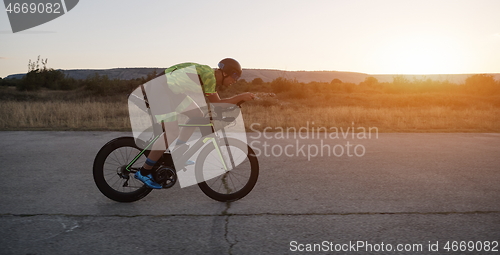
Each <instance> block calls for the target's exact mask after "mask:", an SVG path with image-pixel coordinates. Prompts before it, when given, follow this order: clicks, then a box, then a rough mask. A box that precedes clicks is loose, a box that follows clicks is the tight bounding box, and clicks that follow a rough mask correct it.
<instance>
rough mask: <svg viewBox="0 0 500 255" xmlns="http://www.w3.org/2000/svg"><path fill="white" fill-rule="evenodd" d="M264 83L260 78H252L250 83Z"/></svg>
mask: <svg viewBox="0 0 500 255" xmlns="http://www.w3.org/2000/svg"><path fill="white" fill-rule="evenodd" d="M262 83H264V81H263V80H262V79H261V78H255V79H253V80H252V85H260V84H262Z"/></svg>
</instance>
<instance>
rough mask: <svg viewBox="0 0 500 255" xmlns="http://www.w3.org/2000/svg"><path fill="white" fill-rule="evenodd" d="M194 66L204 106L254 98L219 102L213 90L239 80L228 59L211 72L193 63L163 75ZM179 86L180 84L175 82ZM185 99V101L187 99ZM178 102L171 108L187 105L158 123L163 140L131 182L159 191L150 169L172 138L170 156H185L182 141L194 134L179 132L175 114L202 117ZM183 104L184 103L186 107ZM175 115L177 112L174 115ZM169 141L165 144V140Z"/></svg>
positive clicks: (246, 96)
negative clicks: (161, 126) (176, 153)
mask: <svg viewBox="0 0 500 255" xmlns="http://www.w3.org/2000/svg"><path fill="white" fill-rule="evenodd" d="M191 66H194V67H195V68H196V72H197V74H198V77H199V80H200V82H201V86H202V90H203V93H204V94H205V97H206V99H207V101H208V102H210V103H231V104H237V103H238V102H240V101H249V100H253V99H254V97H255V95H254V94H253V93H249V92H246V93H242V94H239V95H236V96H233V97H230V98H224V99H221V98H220V97H219V94H218V93H217V91H216V88H217V86H230V85H232V84H234V83H235V82H236V81H237V80H238V79H239V78H240V77H241V73H242V70H241V65H240V64H239V63H238V61H236V60H234V59H232V58H225V59H223V60H221V61H220V62H219V64H218V69H216V70H214V69H212V68H211V67H209V66H207V65H200V64H196V63H183V64H178V65H174V66H172V67H169V68H167V69H166V70H165V73H166V74H167V73H171V72H174V71H175V70H178V69H182V68H185V67H191ZM168 82H169V84H170V83H176V81H172V80H169V81H168ZM177 84H180V86H182V84H183V83H182V81H179V82H177ZM187 99H189V97H188V98H187ZM179 101H181V102H177V103H175V104H179V105H180V106H182V105H183V104H184V105H187V106H186V107H181V108H182V109H181V110H178V109H179V107H177V108H176V107H173V108H171V109H177V110H173V111H172V112H170V113H167V114H164V115H163V116H165V118H164V119H163V120H162V121H163V125H164V130H165V133H168V134H165V133H164V134H163V136H164V138H165V139H158V140H157V141H156V142H155V144H154V145H153V149H152V150H151V152H150V153H149V155H148V157H147V159H146V162H145V163H144V165H143V166H142V167H141V169H140V171H137V173H136V174H135V178H136V179H138V180H140V181H142V182H143V183H144V184H146V185H147V186H149V187H150V188H153V189H161V188H162V186H161V185H160V184H158V183H157V182H155V181H154V179H153V175H152V173H153V166H154V165H155V164H156V161H158V160H159V159H160V158H161V156H162V155H163V153H164V151H165V149H166V148H168V147H169V145H170V144H171V143H172V141H173V140H174V139H172V138H174V137H178V139H177V142H176V144H175V148H174V149H173V153H175V152H181V153H183V152H185V151H186V150H187V149H188V147H189V146H188V145H187V144H186V141H187V140H188V139H189V137H191V135H192V134H193V132H194V129H195V128H194V127H183V128H181V129H180V132H179V127H178V123H177V118H176V115H177V114H178V113H182V114H184V115H187V116H188V117H189V118H192V117H202V116H203V113H202V111H201V109H200V108H199V107H198V105H197V104H196V103H195V102H193V101H192V100H191V101H189V100H186V98H183V100H179ZM186 102H187V103H186ZM177 111H179V112H177ZM167 137H168V138H170V139H169V140H168V141H167V139H166V138H167Z"/></svg>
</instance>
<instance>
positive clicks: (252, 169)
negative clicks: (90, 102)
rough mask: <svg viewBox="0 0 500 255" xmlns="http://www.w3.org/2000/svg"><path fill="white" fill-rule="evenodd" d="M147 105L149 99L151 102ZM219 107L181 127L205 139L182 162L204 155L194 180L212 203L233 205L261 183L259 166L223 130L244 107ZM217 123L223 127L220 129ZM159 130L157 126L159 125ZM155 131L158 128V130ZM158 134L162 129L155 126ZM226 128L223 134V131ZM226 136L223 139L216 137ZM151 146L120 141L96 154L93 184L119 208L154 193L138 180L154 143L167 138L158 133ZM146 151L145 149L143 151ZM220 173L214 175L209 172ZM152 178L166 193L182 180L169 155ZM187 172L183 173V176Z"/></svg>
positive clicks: (247, 150) (250, 153)
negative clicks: (195, 130) (231, 114)
mask: <svg viewBox="0 0 500 255" xmlns="http://www.w3.org/2000/svg"><path fill="white" fill-rule="evenodd" d="M146 101H147V99H146ZM241 103H243V102H240V103H238V104H237V105H233V106H232V107H227V108H223V107H215V109H214V111H213V112H214V114H209V116H205V117H203V118H193V119H190V120H189V121H188V122H187V123H186V124H182V125H179V126H190V127H199V128H200V131H201V134H202V137H201V138H200V139H198V140H197V141H196V142H195V143H194V144H193V145H192V146H191V147H190V148H189V149H188V150H187V151H186V152H185V153H183V155H182V157H181V158H180V159H179V161H176V162H186V161H187V160H188V159H189V158H191V157H192V156H193V155H195V154H196V153H197V152H198V151H199V155H198V156H197V158H196V165H195V170H194V171H195V176H196V181H197V184H198V186H199V188H200V189H201V190H202V191H203V193H205V194H206V195H207V196H208V197H210V198H212V199H214V200H217V201H220V202H231V201H236V200H238V199H241V198H243V197H245V196H246V195H248V194H249V193H250V191H252V189H253V188H254V186H255V184H256V183H257V179H258V176H259V163H258V160H257V157H256V155H255V152H254V151H253V150H252V148H251V147H250V146H248V145H247V144H246V143H245V142H243V141H241V140H238V139H235V138H230V137H227V136H226V133H225V131H224V126H225V125H229V124H230V123H233V122H234V121H235V119H236V118H235V117H224V113H225V112H230V111H233V110H235V109H236V108H238V111H239V108H240V107H241ZM215 122H219V123H223V124H222V128H221V125H219V126H218V127H217V125H214V123H215ZM156 125H157V124H156ZM155 127H156V128H155ZM152 128H153V130H157V126H152ZM219 128H221V129H219ZM217 129H218V130H220V131H221V132H222V137H221V135H219V133H218V132H217V131H218V130H217ZM153 133H154V135H153V136H152V138H151V139H149V140H147V141H142V140H137V139H136V138H135V137H119V138H116V139H113V140H111V141H109V142H108V143H106V144H105V145H104V146H103V147H102V148H101V149H100V150H99V152H98V153H97V155H96V158H95V160H94V165H93V176H94V181H95V183H96V185H97V187H98V188H99V190H100V191H101V193H103V194H104V195H105V196H106V197H108V198H109V199H112V200H114V201H118V202H134V201H137V200H140V199H142V198H144V197H145V196H147V195H148V194H149V193H150V192H151V191H152V189H151V188H149V187H148V186H146V185H145V184H143V183H142V182H141V181H139V180H137V179H135V178H134V177H133V175H134V174H135V173H136V172H137V171H139V169H140V168H141V166H142V165H143V163H144V162H145V160H146V157H147V156H148V154H149V152H150V148H151V147H152V145H153V144H154V142H155V141H156V140H158V139H160V137H161V136H162V134H161V133H159V132H158V131H153ZM141 148H143V149H141ZM209 168H210V169H216V170H217V171H219V173H216V174H213V173H209V172H208V171H207V170H206V169H209ZM154 169H155V172H154V173H153V177H154V179H155V181H156V182H158V183H159V184H161V185H162V187H163V189H168V188H171V187H172V186H174V185H175V183H176V182H177V180H178V176H177V172H178V171H176V168H175V165H174V162H173V159H172V155H171V154H170V153H169V152H165V153H164V154H163V156H162V157H161V158H160V160H158V161H157V163H156V164H155V166H154ZM182 170H185V169H179V171H182Z"/></svg>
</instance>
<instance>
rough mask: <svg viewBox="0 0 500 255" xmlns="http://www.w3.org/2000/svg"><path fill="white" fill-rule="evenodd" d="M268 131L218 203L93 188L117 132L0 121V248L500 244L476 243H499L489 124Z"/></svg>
mask: <svg viewBox="0 0 500 255" xmlns="http://www.w3.org/2000/svg"><path fill="white" fill-rule="evenodd" d="M276 134H277V133H267V134H266V135H267V136H268V138H269V136H273V138H272V139H268V138H265V137H263V135H264V134H256V133H254V134H251V135H250V142H251V144H252V145H253V147H256V148H257V150H258V152H259V153H260V156H259V163H260V169H261V173H260V176H259V180H258V183H257V185H256V187H255V188H254V190H253V191H252V192H251V193H250V194H249V195H248V196H247V197H245V198H244V199H242V200H239V201H236V202H232V203H227V204H226V203H220V202H216V201H213V200H211V199H210V198H208V197H206V196H205V195H204V194H203V193H202V192H201V191H200V190H199V188H198V187H197V186H192V187H188V188H183V189H181V188H180V187H179V186H178V185H177V186H175V187H173V188H171V189H168V190H160V191H153V192H152V193H151V194H150V195H148V196H147V197H146V198H144V199H142V200H140V201H138V202H134V203H117V202H114V201H111V200H109V199H107V198H106V197H104V196H103V195H102V194H101V193H100V192H99V190H98V189H97V188H96V186H95V184H94V182H93V178H92V163H93V160H94V157H95V155H96V153H97V151H98V150H99V149H100V147H101V146H102V145H104V144H105V143H106V142H107V141H109V140H111V139H112V138H115V137H119V136H127V135H129V134H128V133H118V132H0V148H1V153H0V162H1V165H0V174H1V178H0V236H1V238H0V254H296V253H308V252H306V251H307V250H308V249H312V250H315V251H317V252H316V253H320V252H318V251H322V252H321V253H330V254H345V253H350V254H358V253H361V254H443V253H444V254H498V252H491V251H490V252H484V251H482V252H477V250H478V249H479V248H481V249H482V250H484V249H490V250H494V249H496V250H500V246H499V244H498V242H499V241H500V134H378V138H376V137H372V138H371V139H360V138H359V137H354V138H353V137H347V138H346V139H344V138H339V139H337V138H335V139H334V138H332V137H320V138H319V139H318V138H317V137H315V138H311V137H309V138H307V137H302V138H303V139H302V138H300V137H296V138H297V139H294V137H293V136H291V137H288V139H286V137H285V138H282V137H281V136H279V134H278V136H277V137H276ZM259 135H260V137H259V138H258V136H259ZM347 142H349V144H347ZM341 147H342V148H341ZM341 152H342V154H341ZM321 153H323V154H321ZM328 154H330V155H328ZM349 155H350V156H349ZM453 241H458V243H453ZM460 241H465V242H464V243H460ZM488 242H489V243H488ZM495 242H496V243H495ZM447 243H448V248H449V252H447V250H446V248H447V247H446V246H447ZM460 244H463V246H460ZM495 244H496V245H495ZM471 247H472V248H471ZM487 247H489V248H487ZM389 249H392V251H388V250H389ZM397 249H403V250H405V249H406V250H409V251H397ZM436 249H438V251H437V252H436V251H434V250H436ZM461 249H462V251H460V250H461ZM464 249H465V250H466V251H463V250H464ZM469 249H470V250H469ZM301 250H304V251H303V252H301ZM410 250H411V251H410ZM453 250H455V251H453ZM326 251H328V252H326ZM312 253H313V254H316V253H314V252H312Z"/></svg>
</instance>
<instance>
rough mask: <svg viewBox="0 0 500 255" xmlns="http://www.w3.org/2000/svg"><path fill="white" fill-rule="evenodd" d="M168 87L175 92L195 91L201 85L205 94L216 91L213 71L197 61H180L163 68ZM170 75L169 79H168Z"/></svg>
mask: <svg viewBox="0 0 500 255" xmlns="http://www.w3.org/2000/svg"><path fill="white" fill-rule="evenodd" d="M165 74H166V75H167V79H168V84H169V87H170V88H171V89H172V90H173V91H174V92H175V91H176V90H177V91H185V90H191V89H190V88H192V91H195V90H197V89H199V88H198V86H200V84H199V83H200V81H201V86H202V90H203V93H205V96H208V95H211V94H214V93H217V91H216V89H215V87H216V82H215V71H214V69H212V68H211V67H209V66H207V65H200V64H197V63H182V64H177V65H174V66H171V67H169V68H167V69H165ZM169 77H170V79H169Z"/></svg>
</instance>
